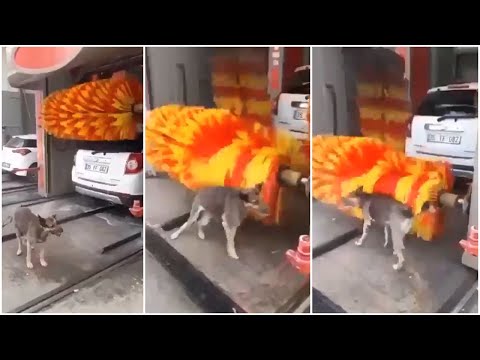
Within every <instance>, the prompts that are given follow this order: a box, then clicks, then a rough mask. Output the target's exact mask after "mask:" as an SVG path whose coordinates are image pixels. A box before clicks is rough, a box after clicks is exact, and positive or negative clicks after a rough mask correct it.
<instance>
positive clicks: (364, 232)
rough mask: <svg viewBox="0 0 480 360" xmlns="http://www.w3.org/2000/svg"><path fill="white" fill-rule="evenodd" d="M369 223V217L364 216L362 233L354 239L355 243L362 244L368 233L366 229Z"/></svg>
mask: <svg viewBox="0 0 480 360" xmlns="http://www.w3.org/2000/svg"><path fill="white" fill-rule="evenodd" d="M370 224H371V222H370V219H368V218H366V219H365V220H364V221H363V233H362V236H360V239H358V240H357V241H355V245H357V246H362V244H363V242H364V241H365V238H366V237H367V235H368V229H369V228H370Z"/></svg>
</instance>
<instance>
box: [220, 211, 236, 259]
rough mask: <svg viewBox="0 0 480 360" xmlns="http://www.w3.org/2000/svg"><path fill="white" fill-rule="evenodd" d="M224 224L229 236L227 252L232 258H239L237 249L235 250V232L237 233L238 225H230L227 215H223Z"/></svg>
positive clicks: (226, 234)
mask: <svg viewBox="0 0 480 360" xmlns="http://www.w3.org/2000/svg"><path fill="white" fill-rule="evenodd" d="M222 225H223V229H224V230H225V236H226V237H227V254H228V256H230V257H231V258H232V259H235V260H238V259H239V257H238V255H237V251H236V250H235V234H236V233H237V227H236V226H232V227H230V226H229V225H228V223H227V222H226V221H225V216H222Z"/></svg>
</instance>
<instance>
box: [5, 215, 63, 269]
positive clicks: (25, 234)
mask: <svg viewBox="0 0 480 360" xmlns="http://www.w3.org/2000/svg"><path fill="white" fill-rule="evenodd" d="M12 221H14V226H15V233H16V234H17V240H18V249H17V255H19V256H20V255H22V245H26V247H27V259H26V263H27V268H29V269H32V268H33V263H32V249H34V246H35V245H36V244H42V245H40V254H39V256H40V264H41V265H42V266H43V267H46V266H48V263H47V262H46V261H45V244H44V243H45V242H46V240H47V237H48V235H50V234H54V235H56V236H60V235H61V234H62V232H63V228H62V227H61V226H60V225H58V224H57V218H56V216H55V215H52V216H49V217H46V218H43V217H41V216H40V215H35V214H34V213H33V212H32V211H31V210H30V209H29V208H27V207H20V208H18V209H17V210H15V213H14V214H13V218H12V217H11V216H9V217H8V218H7V220H6V221H5V223H4V224H3V226H5V225H7V224H9V223H11V222H12Z"/></svg>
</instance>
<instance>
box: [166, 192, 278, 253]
mask: <svg viewBox="0 0 480 360" xmlns="http://www.w3.org/2000/svg"><path fill="white" fill-rule="evenodd" d="M261 190H262V185H261V184H258V185H256V186H255V187H253V188H250V189H237V188H231V187H222V186H215V187H208V188H204V189H201V190H200V191H198V193H197V194H196V196H195V198H194V200H193V204H192V209H191V211H190V217H189V219H188V220H187V221H186V222H185V223H184V224H183V225H182V226H181V227H180V228H179V229H178V230H177V231H175V232H174V233H173V234H172V235H171V237H170V238H171V239H172V240H173V239H176V238H177V237H178V236H179V235H180V234H181V233H182V232H183V231H184V230H185V229H187V228H188V227H190V226H191V225H193V223H195V222H196V223H197V225H198V237H199V238H200V239H205V233H204V232H203V227H204V226H206V225H207V224H208V223H209V222H210V220H211V219H212V218H213V219H218V220H221V222H222V225H223V229H224V230H225V235H226V237H227V253H228V256H230V257H231V258H233V259H238V255H237V252H236V251H235V234H236V232H237V228H238V227H239V226H240V225H241V224H242V222H243V221H244V220H245V218H246V217H247V214H248V209H249V208H252V209H255V210H258V211H259V212H260V214H261V215H262V216H267V215H268V213H269V212H268V206H267V205H266V204H265V203H264V202H263V201H262V198H261V195H260V192H261Z"/></svg>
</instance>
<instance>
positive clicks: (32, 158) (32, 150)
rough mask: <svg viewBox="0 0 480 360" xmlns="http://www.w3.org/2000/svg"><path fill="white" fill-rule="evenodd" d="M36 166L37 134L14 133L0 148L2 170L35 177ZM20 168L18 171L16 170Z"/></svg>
mask: <svg viewBox="0 0 480 360" xmlns="http://www.w3.org/2000/svg"><path fill="white" fill-rule="evenodd" d="M36 167H37V135H36V134H30V135H15V136H13V137H12V138H11V139H10V140H8V141H7V143H6V144H5V145H4V146H3V148H2V170H4V171H8V172H10V173H12V174H15V175H18V176H29V177H32V178H35V177H36V176H37V172H36V171H27V170H26V169H32V168H36ZM19 169H20V171H18V170H19Z"/></svg>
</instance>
